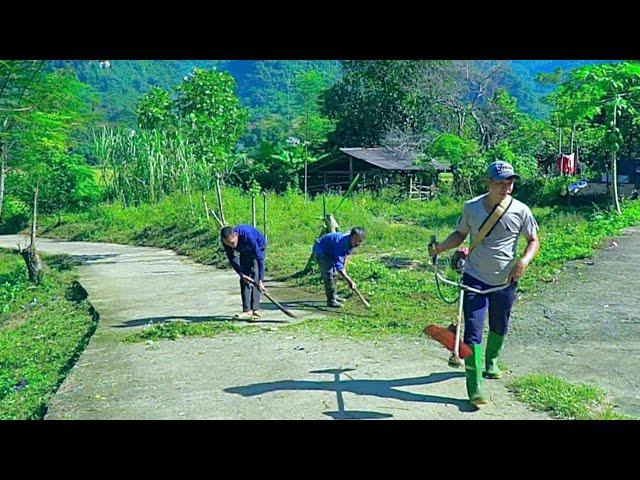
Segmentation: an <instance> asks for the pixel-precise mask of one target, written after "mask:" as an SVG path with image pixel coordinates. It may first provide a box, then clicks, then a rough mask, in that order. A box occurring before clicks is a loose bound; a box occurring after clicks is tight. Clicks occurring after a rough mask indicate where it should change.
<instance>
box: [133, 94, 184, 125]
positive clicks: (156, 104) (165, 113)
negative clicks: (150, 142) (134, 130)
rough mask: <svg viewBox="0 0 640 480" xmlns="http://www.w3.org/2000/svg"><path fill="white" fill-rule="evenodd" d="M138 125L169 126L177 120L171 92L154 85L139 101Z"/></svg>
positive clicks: (137, 110)
mask: <svg viewBox="0 0 640 480" xmlns="http://www.w3.org/2000/svg"><path fill="white" fill-rule="evenodd" d="M136 116H137V118H138V125H139V126H140V127H141V128H145V129H154V128H163V129H164V128H167V127H169V126H170V125H172V124H173V123H174V122H175V121H176V118H175V115H174V113H173V112H172V101H171V95H170V94H169V92H167V91H165V90H163V89H161V88H159V87H153V88H152V89H151V90H149V91H148V92H147V93H146V94H145V95H144V96H143V97H142V98H141V99H140V101H139V102H138V106H137V107H136Z"/></svg>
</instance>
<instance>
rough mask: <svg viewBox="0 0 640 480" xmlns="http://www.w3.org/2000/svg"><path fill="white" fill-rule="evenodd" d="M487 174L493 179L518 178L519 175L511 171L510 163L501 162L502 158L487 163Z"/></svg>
mask: <svg viewBox="0 0 640 480" xmlns="http://www.w3.org/2000/svg"><path fill="white" fill-rule="evenodd" d="M487 176H488V177H490V178H492V179H493V180H507V179H509V178H520V175H518V174H517V173H516V172H514V171H513V166H512V165H511V164H510V163H507V162H503V161H502V160H496V161H495V162H493V163H492V164H491V165H489V168H487Z"/></svg>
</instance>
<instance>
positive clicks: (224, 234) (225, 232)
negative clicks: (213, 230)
mask: <svg viewBox="0 0 640 480" xmlns="http://www.w3.org/2000/svg"><path fill="white" fill-rule="evenodd" d="M231 235H233V228H231V227H223V228H222V230H220V239H221V240H226V239H227V238H229V237H230V236H231Z"/></svg>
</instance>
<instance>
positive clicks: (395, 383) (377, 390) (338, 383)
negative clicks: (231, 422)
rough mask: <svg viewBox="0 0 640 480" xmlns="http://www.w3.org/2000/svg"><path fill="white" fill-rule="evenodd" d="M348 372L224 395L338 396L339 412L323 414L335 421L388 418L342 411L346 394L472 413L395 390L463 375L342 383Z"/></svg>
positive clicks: (460, 403) (451, 401) (446, 400)
mask: <svg viewBox="0 0 640 480" xmlns="http://www.w3.org/2000/svg"><path fill="white" fill-rule="evenodd" d="M353 370H354V369H352V368H347V369H327V370H312V371H311V372H309V373H317V374H333V376H334V379H333V381H325V382H322V381H308V380H280V381H277V382H266V383H255V384H252V385H244V386H239V387H229V388H225V389H224V391H225V392H226V393H235V394H238V395H242V396H243V397H252V396H256V395H263V394H265V393H271V392H276V391H286V390H298V391H328V392H335V393H336V395H337V403H338V410H337V411H332V412H323V413H324V414H325V415H327V416H330V417H331V418H334V419H376V418H389V417H392V415H390V414H386V413H380V412H370V411H347V410H345V407H344V399H343V393H344V392H349V393H353V394H356V395H364V396H373V397H378V398H391V399H395V400H402V401H405V402H419V403H439V404H444V405H455V406H456V407H457V408H458V410H459V411H461V412H473V411H476V409H475V408H474V407H473V406H472V405H471V404H470V403H469V402H468V401H466V400H463V399H458V398H451V397H441V396H436V395H427V394H419V393H413V392H407V391H404V390H397V389H396V388H397V387H407V386H415V385H428V384H431V383H437V382H443V381H446V380H450V379H452V378H457V377H464V373H462V372H439V373H432V374H430V375H427V376H422V377H412V378H400V379H395V380H358V379H350V380H346V381H345V380H341V379H340V374H342V373H345V372H349V371H353Z"/></svg>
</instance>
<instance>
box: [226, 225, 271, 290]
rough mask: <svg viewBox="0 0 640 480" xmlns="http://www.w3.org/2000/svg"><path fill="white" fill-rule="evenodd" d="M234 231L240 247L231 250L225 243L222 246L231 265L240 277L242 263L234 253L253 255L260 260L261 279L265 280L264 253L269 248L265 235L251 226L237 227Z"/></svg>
mask: <svg viewBox="0 0 640 480" xmlns="http://www.w3.org/2000/svg"><path fill="white" fill-rule="evenodd" d="M233 231H234V232H237V233H238V245H236V248H231V247H230V246H228V245H226V244H224V243H223V244H222V245H223V246H224V250H225V252H226V253H227V258H228V259H229V263H230V264H231V266H232V267H233V269H234V270H235V271H236V272H237V273H238V275H240V274H241V273H242V269H241V268H240V262H239V261H238V259H237V258H236V256H235V254H234V251H237V252H240V255H251V256H253V257H255V258H256V259H257V260H258V272H259V274H260V277H259V279H260V280H264V251H265V249H266V248H267V241H266V240H265V238H264V235H262V233H260V231H259V230H258V229H256V228H254V227H253V226H251V225H237V226H236V228H234V229H233Z"/></svg>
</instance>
